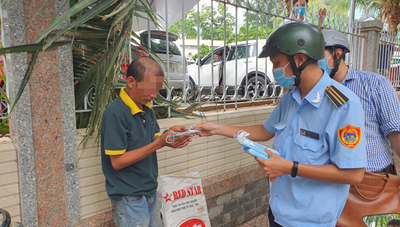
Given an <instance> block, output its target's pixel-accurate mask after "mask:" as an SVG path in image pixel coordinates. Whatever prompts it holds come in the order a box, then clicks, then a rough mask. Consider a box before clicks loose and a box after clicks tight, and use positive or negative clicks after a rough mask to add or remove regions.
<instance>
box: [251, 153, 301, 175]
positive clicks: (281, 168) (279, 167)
mask: <svg viewBox="0 0 400 227" xmlns="http://www.w3.org/2000/svg"><path fill="white" fill-rule="evenodd" d="M264 150H265V152H266V153H267V154H268V155H269V159H265V160H264V159H261V158H255V159H256V161H257V162H258V165H260V167H261V168H262V169H263V170H264V171H265V173H267V175H268V176H269V177H270V178H271V181H272V178H275V177H280V176H282V175H285V174H291V173H292V167H293V162H291V161H289V160H287V159H285V158H282V157H281V156H279V155H277V154H275V153H273V152H272V151H270V150H268V149H266V148H265V149H264Z"/></svg>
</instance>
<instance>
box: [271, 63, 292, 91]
mask: <svg viewBox="0 0 400 227" xmlns="http://www.w3.org/2000/svg"><path fill="white" fill-rule="evenodd" d="M289 63H290V62H288V63H287V64H286V65H285V67H283V68H282V67H279V68H276V69H273V70H272V74H274V78H275V80H276V82H278V84H279V85H281V86H282V87H284V88H291V87H292V86H293V83H294V78H295V76H292V77H290V78H286V77H285V68H286V67H287V66H288V65H289Z"/></svg>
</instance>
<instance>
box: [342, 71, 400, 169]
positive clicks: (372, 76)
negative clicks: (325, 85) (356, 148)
mask: <svg viewBox="0 0 400 227" xmlns="http://www.w3.org/2000/svg"><path fill="white" fill-rule="evenodd" d="M342 84H344V85H345V86H347V87H348V88H349V89H350V90H352V91H353V92H354V93H355V94H356V95H357V96H358V97H359V98H360V101H361V104H362V106H363V109H364V114H365V135H366V139H367V167H366V169H365V170H366V171H368V172H375V171H378V170H381V169H384V168H385V167H387V166H388V165H390V164H392V163H393V160H392V151H391V146H390V142H389V139H388V138H387V135H388V134H389V133H391V132H394V131H400V104H399V98H398V96H397V94H396V91H395V90H394V88H393V86H392V84H391V83H390V81H389V80H387V79H386V78H385V77H383V76H381V75H379V74H376V73H371V72H365V71H360V70H354V68H352V67H350V66H349V70H348V71H347V75H346V77H345V78H344V79H343V81H342Z"/></svg>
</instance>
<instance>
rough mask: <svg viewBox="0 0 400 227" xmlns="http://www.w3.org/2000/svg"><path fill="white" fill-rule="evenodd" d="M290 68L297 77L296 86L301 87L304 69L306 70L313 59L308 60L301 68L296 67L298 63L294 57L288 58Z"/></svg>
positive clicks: (295, 79)
mask: <svg viewBox="0 0 400 227" xmlns="http://www.w3.org/2000/svg"><path fill="white" fill-rule="evenodd" d="M288 58H289V62H290V66H291V67H292V71H293V75H294V76H295V78H294V86H296V87H297V86H299V85H300V74H301V71H303V69H305V68H306V67H307V66H308V65H309V64H310V63H311V62H312V61H313V60H312V59H311V58H308V59H307V60H306V61H305V62H304V63H303V64H302V65H301V66H300V67H299V68H297V66H296V62H295V61H294V56H288Z"/></svg>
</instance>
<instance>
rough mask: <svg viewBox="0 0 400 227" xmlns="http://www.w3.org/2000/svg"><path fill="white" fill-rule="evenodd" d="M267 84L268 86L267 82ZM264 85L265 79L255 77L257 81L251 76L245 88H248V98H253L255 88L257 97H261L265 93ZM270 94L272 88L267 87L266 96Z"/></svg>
mask: <svg viewBox="0 0 400 227" xmlns="http://www.w3.org/2000/svg"><path fill="white" fill-rule="evenodd" d="M267 84H269V81H268V83H267ZM244 85H246V84H244ZM264 85H265V78H264V77H263V76H257V80H256V76H252V77H251V78H249V80H248V81H247V87H248V88H249V90H248V95H249V96H250V98H253V97H255V94H256V88H257V97H261V96H263V95H264V91H265V89H264ZM270 94H272V87H268V95H270Z"/></svg>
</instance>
